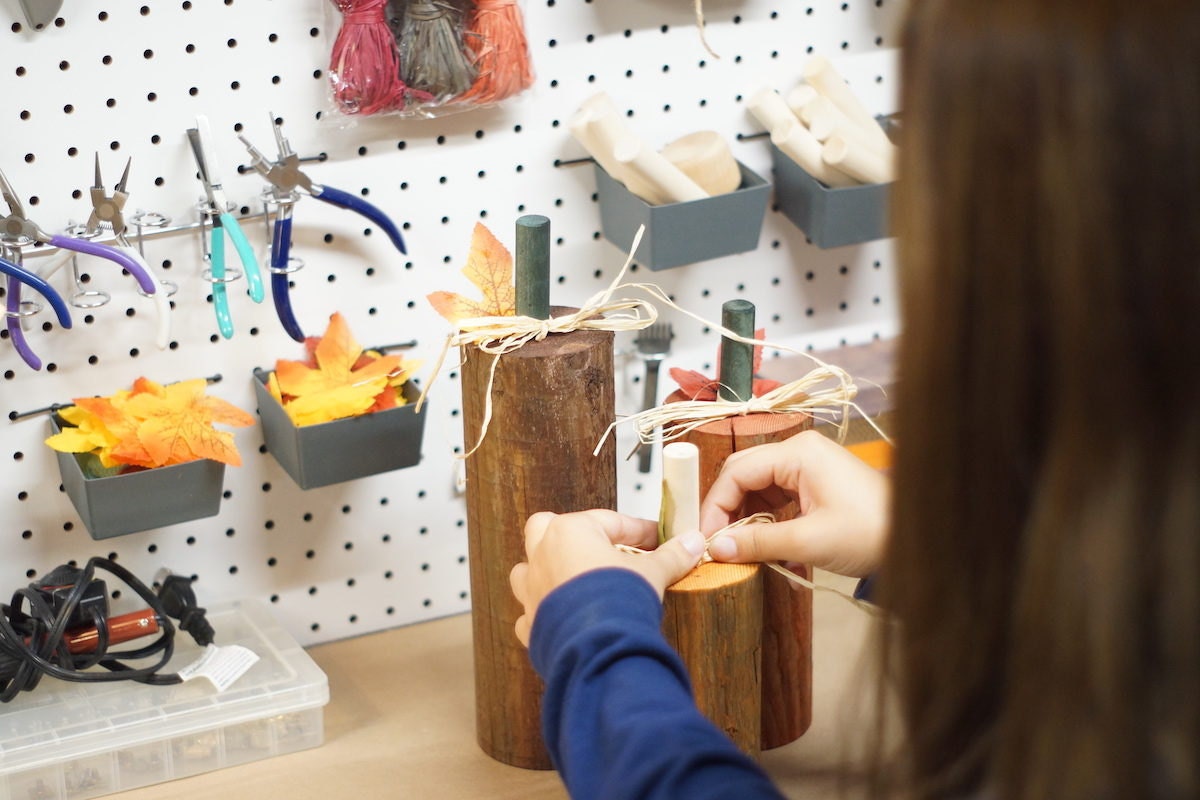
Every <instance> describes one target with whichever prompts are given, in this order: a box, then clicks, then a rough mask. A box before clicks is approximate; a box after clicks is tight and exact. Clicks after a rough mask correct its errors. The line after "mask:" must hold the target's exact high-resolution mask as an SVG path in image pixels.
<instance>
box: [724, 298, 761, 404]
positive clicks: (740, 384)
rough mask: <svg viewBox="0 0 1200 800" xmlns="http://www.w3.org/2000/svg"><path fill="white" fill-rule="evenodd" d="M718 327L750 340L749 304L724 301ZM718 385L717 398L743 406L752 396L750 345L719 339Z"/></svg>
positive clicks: (751, 307)
mask: <svg viewBox="0 0 1200 800" xmlns="http://www.w3.org/2000/svg"><path fill="white" fill-rule="evenodd" d="M721 326H722V327H723V328H726V329H728V330H731V331H733V332H734V333H736V334H737V335H738V336H744V337H745V338H747V339H753V338H754V304H753V303H751V302H750V301H749V300H727V301H725V304H724V305H722V306H721ZM718 379H719V380H720V382H721V385H720V386H718V387H717V396H718V397H719V398H720V399H722V400H728V401H730V402H733V403H744V402H746V401H747V400H749V399H750V398H751V397H752V396H753V391H752V390H753V388H754V345H752V344H745V343H744V342H737V341H734V340H733V339H730V338H729V337H727V336H722V337H721V374H720V375H719V376H718Z"/></svg>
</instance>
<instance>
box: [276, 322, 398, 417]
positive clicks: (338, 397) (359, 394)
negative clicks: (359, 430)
mask: <svg viewBox="0 0 1200 800" xmlns="http://www.w3.org/2000/svg"><path fill="white" fill-rule="evenodd" d="M310 353H311V357H312V359H313V361H314V362H315V365H312V366H310V365H309V364H306V363H304V362H301V361H285V360H283V359H280V360H279V361H277V362H275V378H276V380H277V383H278V390H279V392H280V395H281V397H282V400H283V408H284V410H285V411H287V413H288V416H289V417H290V418H291V420H292V422H294V423H295V424H296V425H315V424H318V423H321V422H330V421H332V420H335V419H343V418H345V417H354V416H358V415H360V414H364V413H366V412H367V411H369V410H371V409H372V408H373V407H374V406H375V405H376V402H377V398H378V396H379V395H380V394H381V393H383V392H384V391H385V390H387V391H393V388H392V385H391V381H392V380H393V378H394V377H395V373H396V372H398V371H399V372H401V373H403V372H404V366H405V362H404V361H403V359H401V358H400V357H399V356H384V355H380V356H378V357H376V358H372V359H370V360H367V361H365V363H364V360H363V359H362V358H361V356H362V355H363V349H362V346H361V345H360V344H359V343H358V342H357V341H355V339H354V336H353V335H352V334H351V333H350V327H349V326H348V325H347V324H346V320H345V319H344V318H343V317H342V315H341V314H338V313H334V314H333V315H331V316H330V318H329V327H328V328H326V330H325V335H324V336H322V337H321V339H320V341H319V342H317V343H316V344H315V346H312V347H311V348H310Z"/></svg>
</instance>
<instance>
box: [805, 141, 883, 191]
mask: <svg viewBox="0 0 1200 800" xmlns="http://www.w3.org/2000/svg"><path fill="white" fill-rule="evenodd" d="M821 158H822V159H824V160H825V163H826V164H829V165H830V166H831V167H834V168H835V169H838V170H841V171H842V172H844V173H846V174H847V175H850V176H852V177H854V178H856V179H857V180H860V181H862V182H863V183H888V182H889V181H891V180H892V171H891V169H889V168H888V165H887V163H885V162H884V160H883V159H882V158H881V157H880V156H878V155H877V154H876V153H875V152H874V151H872V150H868V149H867V148H866V147H865V146H864V145H861V144H859V143H858V142H856V141H852V140H850V139H842V138H839V137H837V136H835V137H833V138H831V139H830V140H829V141H827V142H825V144H824V146H823V147H822V148H821Z"/></svg>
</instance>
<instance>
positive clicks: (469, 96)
mask: <svg viewBox="0 0 1200 800" xmlns="http://www.w3.org/2000/svg"><path fill="white" fill-rule="evenodd" d="M465 40H466V43H467V47H469V48H470V49H471V51H472V52H473V53H474V55H475V68H476V70H477V71H478V75H477V77H476V78H475V82H474V83H473V84H472V85H471V88H470V89H469V90H468V91H467V92H466V93H465V94H463V95H462V96H461V97H459V98H458V100H459V101H461V102H464V103H474V104H477V105H488V104H490V103H496V102H499V101H501V100H504V99H505V98H508V97H512V96H513V95H515V94H519V93H520V92H523V91H524V90H526V89H528V88H529V87H530V86H532V85H533V65H532V64H531V63H530V59H529V43H528V41H527V40H526V39H525V23H524V20H523V19H522V16H521V8H520V6H519V5H518V4H517V0H475V5H474V8H472V10H471V16H470V18H469V20H468V22H467V26H466V35H465Z"/></svg>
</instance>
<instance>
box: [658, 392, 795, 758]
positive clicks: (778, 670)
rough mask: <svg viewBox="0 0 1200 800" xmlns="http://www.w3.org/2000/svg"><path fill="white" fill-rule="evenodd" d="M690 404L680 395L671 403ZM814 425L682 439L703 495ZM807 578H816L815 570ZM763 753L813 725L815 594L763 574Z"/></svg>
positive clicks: (711, 431)
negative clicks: (752, 456) (724, 476)
mask: <svg viewBox="0 0 1200 800" xmlns="http://www.w3.org/2000/svg"><path fill="white" fill-rule="evenodd" d="M684 399H686V396H685V395H683V393H682V392H678V391H677V392H674V393H673V394H671V395H670V396H669V397H668V398H667V399H666V402H668V403H671V402H677V401H679V400H684ZM812 426H813V418H812V417H811V416H810V415H808V414H750V415H747V416H741V417H730V418H728V419H723V420H716V421H714V422H710V423H708V424H707V425H703V426H701V427H700V428H697V429H696V430H694V431H692V432H691V433H689V434H687V435H686V436H684V437H682V441H686V442H691V443H692V444H694V445H696V446H697V447H699V448H700V495H701V497H703V496H704V495H705V494H707V493H708V489H709V487H710V486H712V483H713V481H714V480H716V477H717V475H718V474H720V472H721V467H722V466H723V465H724V464H725V459H727V458H728V457H729V456H731V455H733V454H734V453H736V452H739V451H742V450H746V449H748V448H750V447H754V446H755V445H760V444H767V443H770V442H778V441H782V440H784V439H787V438H789V437H791V436H794V435H795V434H797V433H800V432H801V431H804V430H808V429H810V428H812ZM771 512H772V513H773V514H774V515H775V518H776V519H778V520H785V519H792V518H794V517H795V516H796V515H797V514H798V513H799V509H798V507H797V506H796V504H795V503H788V504H787V505H786V506H784V507H782V508H776V509H772V510H771ZM801 574H802V575H803V576H804V577H805V578H808V579H810V580H811V579H812V569H811V567H807V566H805V567H804V568H803V569H802V571H801ZM762 586H763V600H762V609H763V622H762V657H761V661H762V703H761V707H762V730H761V741H760V744H761V748H762V749H763V750H770V749H771V748H774V747H780V746H782V745H785V744H787V743H788V742H792V741H795V740H796V739H798V738H799V737H800V736H801V735H802V734H803V733H804V732H805V731H806V730H808V727H809V725H810V724H811V723H812V591H811V590H810V589H798V588H797V587H795V586H794V585H793V584H792V583H791V582H790V581H788V580H787V578H785V577H783V576H782V575H778V574H776V573H775V572H774V571H772V570H767V569H764V570H763V579H762Z"/></svg>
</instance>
